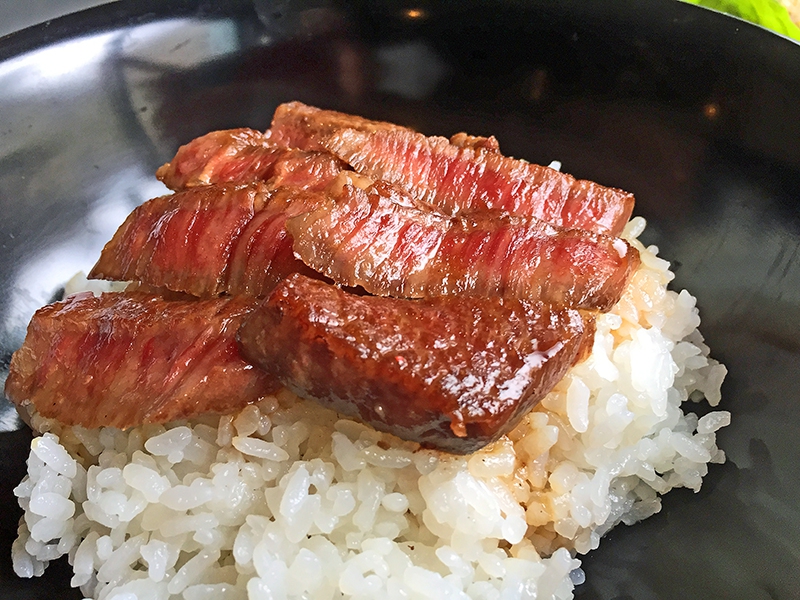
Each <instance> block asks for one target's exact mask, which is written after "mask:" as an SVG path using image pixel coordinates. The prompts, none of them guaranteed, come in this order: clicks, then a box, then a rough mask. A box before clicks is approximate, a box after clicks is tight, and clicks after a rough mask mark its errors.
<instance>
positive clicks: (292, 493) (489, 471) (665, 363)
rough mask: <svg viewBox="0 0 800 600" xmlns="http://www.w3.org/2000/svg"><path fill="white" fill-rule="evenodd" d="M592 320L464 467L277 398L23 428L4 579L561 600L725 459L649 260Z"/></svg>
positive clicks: (693, 319)
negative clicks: (551, 383) (15, 531)
mask: <svg viewBox="0 0 800 600" xmlns="http://www.w3.org/2000/svg"><path fill="white" fill-rule="evenodd" d="M643 229H644V220H643V219H641V218H636V219H633V220H632V221H631V222H630V223H629V224H628V227H627V228H626V230H625V233H624V234H623V237H625V238H626V239H628V240H629V241H631V243H633V244H634V245H635V246H636V247H637V248H638V249H639V251H640V252H641V256H642V266H641V267H640V269H639V270H638V271H637V273H636V274H635V276H634V277H633V279H632V281H631V283H630V285H629V286H628V288H627V290H626V292H625V294H624V296H623V298H622V300H621V302H620V303H619V304H618V305H617V306H616V307H615V308H614V310H613V311H611V312H610V313H608V314H605V315H601V316H600V317H599V318H598V321H597V335H596V338H595V342H594V348H593V352H592V354H591V355H590V357H589V358H588V359H587V360H585V361H584V362H582V363H581V364H579V365H576V366H575V367H573V368H572V369H571V370H570V371H569V373H568V374H567V376H566V377H565V378H564V379H563V381H561V382H560V383H559V384H558V386H556V388H555V389H554V390H553V391H552V392H551V393H550V394H549V395H548V396H547V397H546V398H545V399H544V400H543V401H542V402H541V404H540V405H539V406H538V407H537V408H536V409H535V410H534V411H533V412H531V413H530V415H528V416H527V417H526V418H525V420H524V421H523V422H522V423H521V424H520V425H519V426H518V427H517V428H516V429H514V430H513V431H512V432H511V433H510V434H509V435H508V436H506V437H504V438H502V439H501V440H500V441H498V442H496V443H495V444H493V445H491V446H490V447H488V448H486V449H484V450H483V451H480V452H477V453H475V454H473V455H471V456H467V457H460V456H452V455H447V454H442V453H438V452H435V451H430V450H423V449H419V448H418V446H417V445H416V444H413V443H409V442H403V441H401V440H399V439H397V438H395V437H393V436H391V435H388V434H382V433H379V432H376V431H374V430H373V429H371V428H369V427H367V426H364V425H362V424H359V423H356V422H354V421H351V420H348V419H342V418H340V417H339V416H338V415H337V414H336V413H334V412H332V411H329V410H326V409H323V408H321V407H319V406H317V405H316V404H314V403H313V402H307V401H304V400H301V399H299V398H297V397H296V396H294V395H293V394H291V393H290V392H288V391H282V392H281V393H279V394H278V395H277V396H275V397H267V398H265V399H263V400H262V401H261V402H259V403H258V404H257V405H251V406H248V407H246V408H245V409H243V410H242V411H241V412H240V413H239V414H236V415H227V416H222V417H220V416H213V415H208V416H204V417H202V418H198V419H193V420H191V421H189V422H176V423H170V424H167V425H164V426H162V425H147V426H142V427H137V428H134V429H131V430H128V431H120V430H116V429H113V428H101V429H99V430H87V429H84V428H81V427H64V426H61V425H59V424H58V423H56V422H54V421H49V420H45V419H42V418H40V417H38V416H36V415H34V417H33V425H34V427H35V428H36V429H37V430H38V431H40V432H45V433H43V435H41V436H40V437H37V438H36V439H34V440H33V442H32V444H31V453H30V457H29V459H28V475H27V476H26V477H25V479H24V480H23V481H22V483H20V484H19V486H17V488H16V489H15V494H16V495H17V496H18V498H19V503H20V505H21V506H22V508H23V509H24V511H25V514H24V517H23V519H22V520H21V522H20V526H19V537H18V539H17V540H16V542H15V543H14V546H13V549H12V554H13V563H14V570H15V572H16V573H17V574H18V575H20V576H22V577H31V576H35V575H40V574H41V573H42V572H43V571H44V569H45V567H46V566H47V564H48V562H49V561H51V560H54V559H56V558H58V557H60V556H63V555H67V556H68V557H69V561H70V563H71V564H72V565H73V569H74V576H73V578H72V585H73V586H80V587H81V590H82V591H83V593H84V594H85V595H86V596H88V597H92V598H98V599H104V600H110V599H115V600H135V599H140V600H144V599H145V598H146V599H148V600H150V599H152V600H162V599H163V600H166V599H176V598H185V599H186V600H211V599H214V600H234V599H237V600H238V599H245V598H250V599H256V598H265V599H266V598H269V599H281V598H286V599H288V598H308V599H314V600H317V599H320V600H321V599H327V598H359V599H367V598H378V597H381V598H386V599H395V598H398V599H399V598H431V599H437V600H439V599H465V598H482V599H501V598H502V599H511V598H537V599H538V600H544V599H549V598H571V597H572V596H573V588H574V586H575V585H576V584H580V583H581V582H582V581H583V572H582V571H581V569H580V561H579V560H578V559H576V558H575V556H576V555H577V554H584V553H586V552H588V551H590V550H592V549H594V548H596V547H597V546H598V544H599V542H600V538H601V536H602V535H603V534H604V533H606V532H607V531H608V530H609V529H611V528H612V527H613V526H614V525H616V524H618V523H619V522H623V523H626V524H632V523H634V522H636V521H639V520H641V519H644V518H646V517H648V516H650V515H652V514H654V513H656V512H658V511H659V510H660V499H659V495H660V494H664V493H666V492H667V491H669V490H670V489H672V488H674V487H681V486H683V487H688V488H691V489H693V490H695V491H697V490H699V489H700V485H701V482H702V477H703V476H704V475H705V474H706V472H707V469H708V463H721V462H724V460H725V455H724V453H723V451H722V450H720V449H718V448H717V446H716V436H715V431H716V430H717V429H719V428H720V427H723V426H725V425H727V424H728V423H729V422H730V413H728V412H726V411H713V412H710V413H709V414H706V415H705V416H704V417H702V418H700V419H698V418H697V416H696V415H695V414H693V413H690V412H688V413H685V412H683V411H682V409H681V405H682V403H683V402H686V401H687V400H694V401H697V400H700V399H702V398H703V397H705V399H706V400H707V401H708V402H709V403H710V404H711V405H712V406H715V405H717V404H718V403H719V400H720V386H721V383H722V380H723V378H724V376H725V373H726V369H725V367H724V366H723V365H721V364H719V363H717V362H716V361H714V360H713V359H710V358H709V356H708V354H709V349H708V347H707V346H706V345H704V344H703V338H702V336H701V335H700V333H699V332H698V330H697V327H698V325H699V323H700V319H699V317H698V311H697V309H696V307H695V299H694V298H693V297H692V296H691V295H689V293H687V292H686V291H682V292H680V293H676V292H673V291H668V290H667V284H668V283H669V282H670V280H671V279H672V278H673V275H672V273H671V272H670V271H669V268H668V267H669V263H667V262H666V261H664V260H662V259H660V258H658V257H657V253H658V249H657V248H655V247H652V246H651V247H650V248H647V249H645V248H644V247H643V246H642V245H641V244H640V243H639V242H638V240H637V239H636V238H637V237H638V236H639V234H640V233H641V232H642V230H643Z"/></svg>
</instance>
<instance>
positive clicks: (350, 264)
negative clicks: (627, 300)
mask: <svg viewBox="0 0 800 600" xmlns="http://www.w3.org/2000/svg"><path fill="white" fill-rule="evenodd" d="M286 227H287V229H288V230H289V233H290V234H291V235H292V237H293V238H294V251H295V254H296V255H297V256H299V257H300V258H301V259H302V260H303V261H304V262H305V263H306V264H307V265H308V266H310V267H311V268H312V269H314V270H316V271H319V272H320V273H323V274H324V275H327V276H328V277H330V278H331V279H333V280H334V281H335V282H337V283H339V284H342V285H348V286H355V285H360V286H362V287H363V288H364V289H366V290H367V291H368V292H370V293H372V294H376V295H381V296H386V295H388V296H395V297H403V298H421V297H431V296H442V295H458V294H468V295H473V296H477V295H481V296H501V297H513V298H525V299H530V300H541V301H544V302H549V303H553V304H555V305H557V306H565V307H570V308H584V309H597V310H602V311H606V310H609V309H610V308H611V307H612V306H613V305H614V304H616V303H617V302H618V301H619V299H620V296H621V295H622V292H623V290H624V288H625V285H626V284H627V282H628V279H629V278H630V276H631V275H632V273H633V272H634V270H635V269H636V267H637V266H638V265H639V260H640V259H639V254H638V252H637V251H636V250H635V249H634V248H633V247H631V246H630V245H629V244H628V243H627V242H625V241H623V240H621V239H619V238H614V237H610V236H604V235H600V234H593V233H590V232H587V231H584V230H580V229H561V228H557V227H553V226H552V225H548V224H547V223H544V222H543V221H539V220H538V219H534V218H530V217H528V218H526V217H516V216H511V215H507V214H497V213H489V214H487V213H476V214H473V215H469V216H462V217H453V218H451V217H446V216H443V215H440V214H437V213H435V212H431V211H428V210H424V209H422V208H420V207H419V206H418V203H416V202H415V201H414V200H413V199H410V198H408V197H404V196H403V194H402V193H399V192H398V190H397V189H396V188H393V187H392V186H390V185H388V184H386V183H382V182H378V183H376V184H374V185H372V186H371V187H369V188H368V189H367V190H362V189H360V188H358V187H355V186H352V185H345V186H343V187H342V188H341V192H340V193H339V195H338V196H333V195H329V196H328V197H327V200H326V201H325V202H323V203H322V204H320V205H319V206H318V207H317V208H316V209H314V210H312V211H311V212H309V213H306V214H301V215H299V216H297V217H294V218H291V219H289V220H288V221H287V223H286Z"/></svg>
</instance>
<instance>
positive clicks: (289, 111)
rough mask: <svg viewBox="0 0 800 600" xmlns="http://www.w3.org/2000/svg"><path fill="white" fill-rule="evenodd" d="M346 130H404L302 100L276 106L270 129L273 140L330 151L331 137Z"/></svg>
mask: <svg viewBox="0 0 800 600" xmlns="http://www.w3.org/2000/svg"><path fill="white" fill-rule="evenodd" d="M344 129H356V130H359V131H381V130H385V131H404V130H405V129H406V128H405V127H401V126H400V125H395V124H394V123H387V122H385V121H370V120H369V119H365V118H363V117H358V116H356V115H348V114H346V113H341V112H336V111H333V110H321V109H319V108H315V107H313V106H308V105H307V104H303V103H302V102H287V103H285V104H281V105H280V106H278V108H276V109H275V114H274V115H273V117H272V126H271V127H270V129H269V131H267V137H268V138H269V140H270V142H271V143H273V144H275V145H277V146H283V147H286V148H302V149H303V150H327V147H326V145H327V140H328V139H329V138H330V137H331V136H333V135H336V134H337V133H338V132H339V131H342V130H344Z"/></svg>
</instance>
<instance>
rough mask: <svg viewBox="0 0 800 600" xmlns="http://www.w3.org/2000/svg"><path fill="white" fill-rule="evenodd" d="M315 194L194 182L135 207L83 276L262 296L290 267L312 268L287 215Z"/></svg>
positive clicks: (305, 206)
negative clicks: (299, 255)
mask: <svg viewBox="0 0 800 600" xmlns="http://www.w3.org/2000/svg"><path fill="white" fill-rule="evenodd" d="M317 198H318V196H317V194H315V193H313V192H306V191H302V190H297V189H293V190H291V191H290V192H285V191H283V190H282V189H281V190H273V189H271V188H270V187H268V186H267V185H265V184H263V183H251V184H247V185H234V184H221V185H215V186H200V187H195V188H190V189H187V190H184V191H182V192H178V193H176V194H174V195H171V196H162V197H160V198H155V199H153V200H149V201H148V202H145V203H144V204H142V205H141V206H139V207H137V208H136V209H135V210H134V211H133V212H132V213H131V214H130V215H129V216H128V218H127V220H126V221H125V223H123V224H122V226H121V227H120V228H119V229H118V230H117V232H116V233H115V234H114V237H113V238H112V240H111V241H110V242H109V243H108V244H106V247H105V248H104V249H103V252H102V254H101V255H100V260H99V261H98V262H97V264H96V265H95V266H94V268H93V269H92V271H91V272H90V274H89V277H92V278H96V279H111V280H118V281H139V282H142V283H145V284H147V285H151V286H155V287H163V288H166V289H169V290H172V291H174V292H186V293H189V294H192V295H194V296H197V297H200V298H207V297H213V296H218V295H219V294H222V293H228V294H231V295H237V294H244V295H247V296H266V295H268V294H269V292H270V291H271V290H272V288H273V287H274V286H275V284H276V283H278V281H280V280H281V279H283V278H284V277H285V276H286V275H288V274H289V273H294V272H298V271H299V272H302V273H307V274H312V273H313V272H312V271H311V269H309V268H308V267H306V266H305V265H304V264H303V263H302V262H301V261H299V260H297V259H296V258H295V257H294V255H293V254H292V239H291V238H290V237H288V234H287V232H286V228H285V226H284V223H285V220H286V217H287V216H292V215H295V214H298V213H300V212H303V211H306V210H309V209H310V208H312V207H313V206H314V205H315V204H316V202H317Z"/></svg>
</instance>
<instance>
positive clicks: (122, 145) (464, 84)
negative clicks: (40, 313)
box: [0, 0, 800, 600]
mask: <svg viewBox="0 0 800 600" xmlns="http://www.w3.org/2000/svg"><path fill="white" fill-rule="evenodd" d="M290 99H297V100H302V101H305V102H309V103H313V104H316V105H320V106H323V107H327V108H333V109H340V110H345V111H349V112H354V113H358V114H362V115H365V116H367V117H375V118H381V119H388V120H393V121H397V122H399V123H403V124H406V125H411V126H414V127H416V128H418V129H420V130H421V131H423V132H426V133H430V134H447V135H449V134H451V133H454V132H456V131H460V130H466V131H469V132H471V133H473V134H483V135H488V134H494V135H495V136H497V137H498V138H499V140H500V143H501V145H502V146H503V147H504V150H505V152H506V153H508V154H511V155H514V156H518V157H523V158H526V159H529V160H531V161H533V162H538V163H544V164H547V163H549V162H550V161H551V160H554V159H557V160H560V161H562V162H563V164H564V168H565V170H567V171H568V172H570V173H572V174H574V175H576V176H578V177H580V178H586V179H594V180H597V181H599V182H600V183H603V184H606V185H612V186H615V187H621V188H625V189H628V190H630V191H632V192H634V193H635V194H636V196H637V209H636V213H637V214H639V215H642V216H644V217H646V218H647V219H648V221H649V227H648V230H647V232H646V235H645V241H646V242H647V243H655V244H657V245H658V246H659V247H660V248H661V253H662V255H663V256H665V257H667V258H669V259H670V260H672V261H673V265H674V267H675V269H676V273H677V278H676V280H675V287H676V288H682V287H686V288H688V289H689V290H690V291H691V292H692V293H693V294H695V295H696V296H697V298H698V303H699V306H700V309H701V316H702V317H703V325H702V331H703V333H704V334H705V335H706V338H707V340H708V343H709V345H710V346H711V348H712V350H713V354H714V356H715V357H717V358H719V359H720V360H722V362H724V363H725V364H727V365H728V367H729V369H730V375H729V376H728V379H727V381H726V383H725V385H724V387H723V403H722V408H724V409H727V410H730V411H731V412H732V413H733V424H732V425H731V426H730V427H728V428H726V429H724V430H722V431H721V432H720V434H719V437H718V442H719V444H720V446H721V447H722V448H724V449H725V451H726V452H727V454H728V462H727V463H726V464H724V465H722V466H719V465H712V467H711V472H710V474H709V475H708V477H707V478H706V480H705V483H704V485H703V489H702V491H700V492H699V493H698V494H693V493H691V492H688V491H686V490H678V491H676V492H673V493H671V494H669V495H668V496H667V497H666V499H665V501H664V508H663V510H662V511H661V513H660V514H658V515H656V516H654V517H653V518H651V519H649V520H648V521H646V522H645V523H642V524H640V525H637V526H635V527H632V528H630V527H625V526H620V527H619V528H617V529H616V530H614V531H613V532H612V533H611V534H609V535H608V536H607V538H606V539H605V540H603V542H602V544H601V547H600V549H599V550H597V551H595V552H592V553H591V554H590V555H589V556H587V557H585V559H584V568H585V570H586V574H587V583H585V584H584V585H582V586H580V587H579V588H578V589H577V590H576V596H577V597H579V598H607V599H610V598H617V599H621V598H635V599H637V600H640V599H650V598H675V599H684V598H716V597H725V598H747V599H756V598H798V597H800V569H798V560H799V559H800V510H799V509H798V502H797V498H798V497H800V470H799V469H798V467H797V465H798V464H800V449H799V448H800V444H798V443H797V441H796V440H797V438H798V436H799V435H800V402H798V398H800V376H798V375H800V256H799V254H800V46H798V45H796V44H794V43H792V42H790V41H788V40H786V39H783V38H780V37H778V36H775V35H773V34H771V33H768V32H766V31H764V30H761V29H759V28H757V27H754V26H751V25H748V24H745V23H743V22H740V21H737V20H734V19H731V18H728V17H724V16H721V15H719V14H715V13H711V12H708V11H705V10H702V9H698V8H696V7H693V6H689V5H685V4H682V3H678V2H674V1H673V0H649V1H645V0H625V1H623V0H592V1H591V2H587V1H580V0H569V1H564V0H560V1H556V0H553V1H544V0H541V1H530V2H513V1H500V0H494V1H491V0H486V1H476V0H471V1H462V2H459V3H454V2H453V3H444V2H442V3H433V2H419V3H411V4H409V3H405V2H394V1H390V0H375V1H372V2H367V1H363V2H358V3H347V4H345V3H342V4H337V3H335V2H333V1H326V0H282V1H275V2H269V1H268V0H254V1H253V2H233V1H223V2H203V1H200V0H186V1H180V0H157V1H149V2H142V1H139V0H137V1H136V2H133V1H123V2H120V3H115V4H112V5H107V6H103V7H99V8H96V9H92V10H89V11H86V12H83V13H78V14H75V15H71V16H68V17H64V18H62V19H58V20H56V21H53V22H51V23H49V24H46V25H42V26H37V27H32V28H30V29H27V30H24V31H22V32H19V33H16V34H13V35H11V36H7V37H5V38H3V39H2V40H0V142H1V143H0V207H2V213H1V214H2V219H0V244H1V245H2V246H1V247H2V255H1V256H0V261H1V262H0V298H2V302H0V324H2V330H0V331H2V333H0V361H2V365H3V366H4V368H7V365H8V361H9V358H10V355H11V353H12V351H13V350H14V349H15V348H17V347H18V346H19V345H20V343H21V342H22V339H23V336H24V330H25V325H26V323H27V321H28V319H29V318H30V316H31V314H32V313H33V311H34V310H35V309H36V308H37V307H38V306H40V305H41V304H44V303H45V302H47V301H49V300H50V299H51V298H52V297H54V296H55V295H57V294H58V291H59V289H58V288H59V286H60V285H61V283H62V282H63V281H64V279H65V278H68V277H69V276H70V275H71V274H72V273H73V272H75V271H77V270H79V269H83V270H86V269H88V268H89V267H90V266H91V265H92V263H93V262H94V260H95V259H96V257H97V256H98V254H99V251H100V248H101V247H102V244H103V243H104V242H105V241H106V240H107V239H108V238H109V237H110V236H111V234H112V232H113V231H114V229H115V228H116V226H117V225H118V224H119V223H120V222H121V220H122V219H123V218H124V216H125V214H126V213H127V212H128V211H129V210H130V209H131V208H132V207H133V206H135V205H136V204H138V203H139V202H141V201H143V200H145V199H146V198H148V197H152V196H155V195H157V194H159V193H161V191H162V190H163V188H161V186H160V184H158V183H157V182H156V181H155V179H154V177H153V172H154V171H155V169H156V167H157V166H159V165H160V164H161V163H163V162H164V161H166V160H168V159H169V158H170V157H171V155H172V154H173V152H174V151H175V149H176V147H177V146H178V144H180V143H184V142H186V141H188V140H189V139H191V138H192V137H194V136H197V135H200V134H202V133H205V132H207V131H209V130H212V129H217V128H227V127H238V126H250V127H255V128H261V129H264V128H266V127H267V125H268V123H269V119H270V116H271V113H272V111H273V109H274V108H275V106H276V105H277V104H278V103H280V102H283V101H286V100H290ZM0 424H2V428H3V429H4V430H5V431H4V432H2V433H0V466H1V467H2V469H3V472H2V474H0V481H1V482H2V485H0V494H2V496H0V502H1V503H2V505H3V506H4V507H6V509H5V510H4V511H3V515H2V517H0V565H2V568H1V569H0V592H1V593H2V596H3V597H4V598H66V597H75V598H80V594H79V593H77V592H76V591H71V592H70V591H69V590H68V577H69V575H68V568H67V567H66V566H65V565H64V564H63V563H62V564H59V565H56V566H55V567H52V568H51V571H48V573H47V575H46V576H45V577H44V578H42V579H40V580H34V581H21V580H18V579H16V578H15V577H14V575H13V573H12V572H11V568H10V559H9V552H10V550H9V547H10V544H11V540H12V539H13V536H14V534H15V530H16V522H17V519H18V518H19V514H20V513H19V511H18V510H17V509H16V508H15V507H16V502H15V499H14V498H13V495H12V491H11V489H12V487H13V486H14V485H15V484H16V482H17V481H18V480H19V479H20V478H21V476H22V474H23V472H24V457H25V455H26V453H27V443H28V441H29V439H30V437H29V434H28V433H27V432H26V431H25V429H24V428H22V426H21V425H20V424H19V421H18V420H17V419H16V417H15V415H14V413H13V410H12V409H10V407H9V406H8V404H7V403H6V405H5V406H4V411H3V413H2V415H0Z"/></svg>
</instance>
